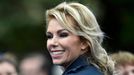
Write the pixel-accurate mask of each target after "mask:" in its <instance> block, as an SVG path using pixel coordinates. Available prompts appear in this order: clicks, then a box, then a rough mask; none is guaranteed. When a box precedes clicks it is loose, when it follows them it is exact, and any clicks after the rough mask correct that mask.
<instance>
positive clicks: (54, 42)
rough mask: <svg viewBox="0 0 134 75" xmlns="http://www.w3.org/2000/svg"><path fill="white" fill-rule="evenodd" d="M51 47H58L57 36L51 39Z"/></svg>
mask: <svg viewBox="0 0 134 75" xmlns="http://www.w3.org/2000/svg"><path fill="white" fill-rule="evenodd" d="M51 45H55V46H56V45H58V37H56V36H55V37H53V38H52V39H51Z"/></svg>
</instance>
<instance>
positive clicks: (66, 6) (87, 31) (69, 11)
mask: <svg viewBox="0 0 134 75" xmlns="http://www.w3.org/2000/svg"><path fill="white" fill-rule="evenodd" d="M53 18H55V19H56V20H57V21H58V22H59V23H60V24H61V25H62V26H63V27H64V28H66V29H67V30H69V31H70V32H72V33H74V34H76V35H78V36H80V37H82V38H83V39H84V40H85V42H86V43H87V44H88V46H89V49H88V50H89V51H90V53H91V54H88V57H91V58H90V59H89V62H90V63H92V64H94V65H95V66H97V67H98V68H99V69H100V70H102V72H104V74H105V75H107V74H109V73H108V72H112V71H113V68H114V67H113V66H114V63H113V61H112V60H111V59H110V58H109V57H108V55H107V53H106V51H105V49H104V48H103V47H102V46H101V43H102V41H103V37H104V34H103V32H102V31H101V29H100V27H99V25H98V23H97V21H96V18H95V16H94V14H93V13H92V12H91V11H90V10H89V9H88V8H87V7H86V6H84V5H82V4H80V3H76V2H72V3H66V2H63V3H61V4H59V5H58V6H56V7H55V8H53V9H50V10H47V11H46V22H47V24H48V22H49V21H50V20H51V19H53ZM69 19H71V20H69ZM70 21H71V23H70ZM73 21H74V22H75V23H74V22H73ZM72 22H73V23H74V24H75V27H74V25H72Z"/></svg>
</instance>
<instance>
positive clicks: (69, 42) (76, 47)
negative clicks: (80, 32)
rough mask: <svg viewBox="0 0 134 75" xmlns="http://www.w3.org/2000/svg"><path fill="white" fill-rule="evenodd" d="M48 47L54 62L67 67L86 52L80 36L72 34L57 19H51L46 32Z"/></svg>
mask: <svg viewBox="0 0 134 75" xmlns="http://www.w3.org/2000/svg"><path fill="white" fill-rule="evenodd" d="M46 36H47V38H48V39H47V49H48V51H49V52H50V55H51V57H52V60H53V63H54V64H59V65H62V66H63V67H65V68H66V67H67V66H68V65H69V64H71V63H72V62H73V61H74V60H75V59H76V58H78V57H79V56H80V55H82V54H84V53H85V50H84V49H85V48H86V45H84V44H83V42H81V41H80V38H79V36H77V35H74V34H72V33H71V32H69V31H68V30H66V29H65V28H63V27H62V26H61V24H60V23H59V22H58V21H57V20H56V19H51V20H50V21H49V23H48V28H47V32H46Z"/></svg>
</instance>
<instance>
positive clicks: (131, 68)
mask: <svg viewBox="0 0 134 75" xmlns="http://www.w3.org/2000/svg"><path fill="white" fill-rule="evenodd" d="M118 70H119V75H134V65H129V64H128V65H125V66H118Z"/></svg>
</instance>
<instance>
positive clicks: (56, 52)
mask: <svg viewBox="0 0 134 75" xmlns="http://www.w3.org/2000/svg"><path fill="white" fill-rule="evenodd" d="M64 52H65V51H64V50H53V51H51V54H52V55H59V54H63V53H64Z"/></svg>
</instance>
